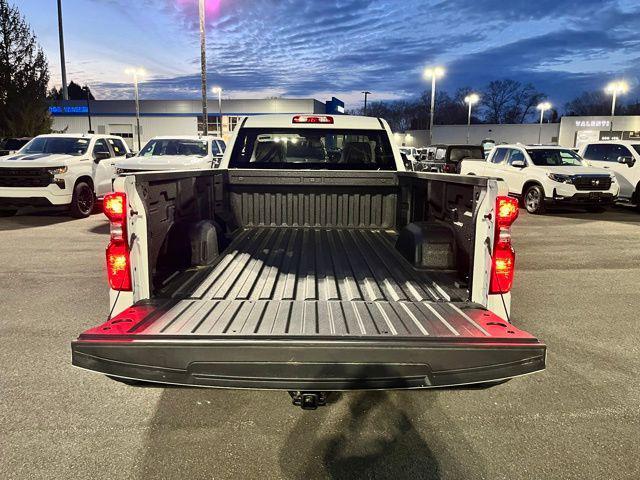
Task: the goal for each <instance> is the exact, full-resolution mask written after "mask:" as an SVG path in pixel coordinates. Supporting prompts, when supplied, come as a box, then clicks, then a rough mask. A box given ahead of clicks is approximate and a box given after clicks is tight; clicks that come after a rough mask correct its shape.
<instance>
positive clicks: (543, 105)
mask: <svg viewBox="0 0 640 480" xmlns="http://www.w3.org/2000/svg"><path fill="white" fill-rule="evenodd" d="M536 108H537V109H538V110H540V128H539V130H538V143H539V144H540V143H542V121H543V120H544V111H545V110H549V109H550V108H551V104H550V103H549V102H542V103H539V104H538V106H537V107H536Z"/></svg>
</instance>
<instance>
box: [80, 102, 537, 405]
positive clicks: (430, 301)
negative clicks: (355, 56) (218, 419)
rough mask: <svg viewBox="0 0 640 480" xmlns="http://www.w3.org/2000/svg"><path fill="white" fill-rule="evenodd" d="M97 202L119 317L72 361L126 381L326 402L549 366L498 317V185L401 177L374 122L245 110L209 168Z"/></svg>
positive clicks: (513, 210)
mask: <svg viewBox="0 0 640 480" xmlns="http://www.w3.org/2000/svg"><path fill="white" fill-rule="evenodd" d="M115 190H116V192H114V193H113V194H111V195H109V196H107V197H106V198H105V202H104V208H105V213H106V215H107V217H108V218H109V219H110V221H111V240H110V243H109V246H108V247H107V253H106V261H107V271H108V279H109V284H110V287H111V308H112V312H113V314H112V315H111V317H110V318H109V319H108V320H107V321H106V322H105V323H103V324H102V325H98V326H96V327H94V328H91V329H89V330H87V331H86V332H84V333H82V334H81V335H80V336H79V338H78V339H77V340H75V341H74V342H73V343H72V361H73V364H74V365H76V366H78V367H81V368H84V369H88V370H93V371H96V372H100V373H103V374H106V375H108V376H110V377H113V378H115V379H119V380H121V381H124V382H125V383H127V382H128V383H132V382H152V383H159V384H174V385H183V386H201V387H233V388H268V389H282V390H287V391H289V392H290V393H291V395H292V397H293V401H294V404H296V405H300V406H302V407H305V408H314V407H316V406H317V405H319V404H323V403H324V401H325V399H326V394H325V393H326V392H329V391H334V390H353V389H388V388H430V387H445V386H453V385H462V384H473V383H489V384H490V383H492V382H499V381H502V380H504V379H509V378H511V377H515V376H519V375H523V374H528V373H532V372H536V371H539V370H542V369H544V366H545V345H544V344H542V343H541V342H540V341H538V340H537V339H536V338H535V337H533V336H532V335H530V334H529V333H526V332H524V331H522V330H520V329H518V328H516V327H515V326H514V325H512V324H511V323H510V321H509V306H510V293H509V291H510V289H511V285H512V282H513V275H514V262H515V254H514V252H513V249H512V246H511V236H510V225H511V224H512V223H513V221H514V220H515V219H516V217H517V215H518V209H517V204H516V202H515V200H514V199H511V198H509V197H507V196H506V194H507V190H506V186H505V184H504V183H503V182H501V181H498V180H494V179H487V178H481V177H462V176H459V175H446V174H428V173H416V172H406V171H405V168H404V165H403V163H402V161H401V157H400V152H399V150H398V148H397V147H396V146H393V144H392V142H391V132H390V129H389V126H388V125H387V123H386V122H384V121H383V120H381V119H377V118H370V117H352V116H335V117H332V116H325V115H264V116H263V115H261V116H256V117H249V118H244V119H242V120H241V123H240V125H239V127H238V128H237V129H236V131H235V132H234V135H233V137H232V139H231V142H230V146H229V148H228V149H227V151H226V152H225V155H224V157H223V161H222V164H221V167H220V168H219V169H214V170H199V171H189V172H177V171H172V172H149V173H143V174H127V175H124V176H121V177H119V178H118V179H117V180H116V182H115Z"/></svg>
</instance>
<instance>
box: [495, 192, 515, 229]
mask: <svg viewBox="0 0 640 480" xmlns="http://www.w3.org/2000/svg"><path fill="white" fill-rule="evenodd" d="M518 213H520V207H519V206H518V200H516V199H515V198H512V197H498V198H497V200H496V215H497V217H498V221H497V224H498V225H499V226H501V227H510V226H511V224H512V223H513V222H515V221H516V218H518Z"/></svg>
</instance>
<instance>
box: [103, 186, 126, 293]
mask: <svg viewBox="0 0 640 480" xmlns="http://www.w3.org/2000/svg"><path fill="white" fill-rule="evenodd" d="M102 204H103V210H104V214H105V215H106V216H107V218H108V219H109V223H110V231H111V241H110V242H109V246H108V247H107V277H108V279H109V286H110V287H111V288H112V289H113V290H121V291H130V290H131V261H130V259H129V245H128V243H127V195H126V194H125V193H123V192H114V193H109V194H107V195H105V197H104V200H103V202H102Z"/></svg>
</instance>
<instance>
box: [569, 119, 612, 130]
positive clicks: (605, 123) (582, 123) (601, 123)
mask: <svg viewBox="0 0 640 480" xmlns="http://www.w3.org/2000/svg"><path fill="white" fill-rule="evenodd" d="M610 126H611V121H610V120H576V127H579V128H580V127H604V128H609V127H610Z"/></svg>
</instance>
